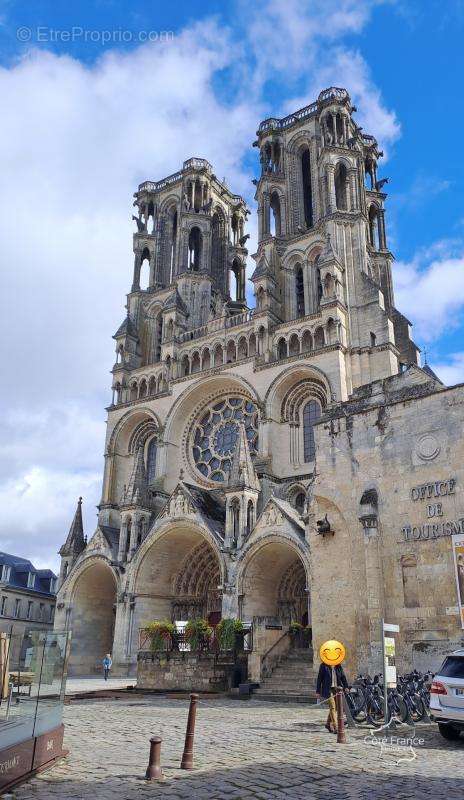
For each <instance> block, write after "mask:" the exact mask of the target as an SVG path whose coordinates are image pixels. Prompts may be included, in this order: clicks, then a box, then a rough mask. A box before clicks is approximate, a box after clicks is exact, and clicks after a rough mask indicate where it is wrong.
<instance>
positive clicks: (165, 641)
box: [145, 619, 176, 653]
mask: <svg viewBox="0 0 464 800" xmlns="http://www.w3.org/2000/svg"><path fill="white" fill-rule="evenodd" d="M145 631H146V633H147V634H148V637H149V639H150V650H151V651H152V653H159V652H161V651H163V650H169V648H170V646H171V643H172V637H173V634H174V633H175V631H176V626H175V625H173V623H172V622H169V620H168V619H162V620H158V619H157V620H154V621H153V622H150V623H149V624H148V625H147V626H146V627H145Z"/></svg>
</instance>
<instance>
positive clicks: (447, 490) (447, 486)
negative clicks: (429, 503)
mask: <svg viewBox="0 0 464 800" xmlns="http://www.w3.org/2000/svg"><path fill="white" fill-rule="evenodd" d="M455 488H456V478H448V479H447V480H446V481H432V483H423V484H422V485H421V486H414V487H413V488H412V489H411V500H432V499H433V498H435V497H447V496H448V495H450V494H454V490H455Z"/></svg>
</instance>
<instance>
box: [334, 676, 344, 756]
mask: <svg viewBox="0 0 464 800" xmlns="http://www.w3.org/2000/svg"><path fill="white" fill-rule="evenodd" d="M335 705H336V708H337V744H346V736H345V720H344V715H343V689H340V687H338V688H337V693H336V695H335Z"/></svg>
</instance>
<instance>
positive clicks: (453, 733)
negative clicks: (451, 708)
mask: <svg viewBox="0 0 464 800" xmlns="http://www.w3.org/2000/svg"><path fill="white" fill-rule="evenodd" d="M438 730H439V731H440V733H441V735H442V736H443V738H444V739H448V741H451V742H455V741H456V739H459V738H460V735H461V732H460V731H458V729H457V728H455V727H454V726H453V725H450V724H449V723H448V722H439V723H438Z"/></svg>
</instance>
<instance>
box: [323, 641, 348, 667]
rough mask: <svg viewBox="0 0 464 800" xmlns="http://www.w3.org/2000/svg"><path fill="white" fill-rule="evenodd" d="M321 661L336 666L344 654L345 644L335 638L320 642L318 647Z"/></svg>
mask: <svg viewBox="0 0 464 800" xmlns="http://www.w3.org/2000/svg"><path fill="white" fill-rule="evenodd" d="M319 655H320V658H321V661H323V662H324V664H327V666H329V667H336V666H337V664H341V663H342V661H343V660H344V658H345V656H346V650H345V645H343V644H342V643H341V642H337V640H336V639H329V641H327V642H324V644H321V646H320V649H319Z"/></svg>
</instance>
